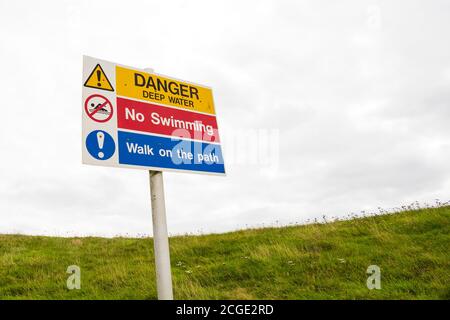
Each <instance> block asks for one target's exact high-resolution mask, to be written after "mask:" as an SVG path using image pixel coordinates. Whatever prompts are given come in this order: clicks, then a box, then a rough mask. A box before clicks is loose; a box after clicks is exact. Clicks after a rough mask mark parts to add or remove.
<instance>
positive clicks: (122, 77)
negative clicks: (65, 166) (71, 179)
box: [82, 56, 225, 175]
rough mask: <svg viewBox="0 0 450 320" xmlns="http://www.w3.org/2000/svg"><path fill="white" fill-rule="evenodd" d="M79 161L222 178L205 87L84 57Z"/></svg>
mask: <svg viewBox="0 0 450 320" xmlns="http://www.w3.org/2000/svg"><path fill="white" fill-rule="evenodd" d="M82 108H83V119H82V127H83V137H82V138H83V140H82V143H83V163H85V164H92V165H100V166H112V167H123V168H136V169H146V170H159V171H184V172H196V173H207V174H219V175H224V174H225V166H224V160H223V156H222V147H221V144H220V137H219V130H218V126H217V119H216V112H215V108H214V101H213V94H212V90H211V88H209V87H206V86H203V85H199V84H195V83H191V82H187V81H182V80H178V79H174V78H171V77H167V76H163V75H159V74H156V73H149V72H147V71H144V70H141V69H137V68H130V67H126V66H122V65H118V64H116V63H112V62H108V61H103V60H100V59H96V58H92V57H88V56H84V57H83V103H82Z"/></svg>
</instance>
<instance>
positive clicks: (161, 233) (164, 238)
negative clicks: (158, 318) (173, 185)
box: [149, 170, 173, 300]
mask: <svg viewBox="0 0 450 320" xmlns="http://www.w3.org/2000/svg"><path fill="white" fill-rule="evenodd" d="M149 174H150V194H151V201H152V220H153V245H154V248H155V270H156V288H157V290H158V299H159V300H173V292H172V274H171V271H170V251H169V250H170V249H169V236H168V233H167V219H166V203H165V200H164V183H163V173H162V172H161V171H153V170H150V171H149Z"/></svg>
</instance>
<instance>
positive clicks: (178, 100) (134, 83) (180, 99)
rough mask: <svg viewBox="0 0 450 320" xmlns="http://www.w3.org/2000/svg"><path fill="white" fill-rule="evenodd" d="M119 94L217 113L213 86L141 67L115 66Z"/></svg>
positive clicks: (186, 108)
mask: <svg viewBox="0 0 450 320" xmlns="http://www.w3.org/2000/svg"><path fill="white" fill-rule="evenodd" d="M116 87H117V88H116V89H117V95H119V96H124V97H129V98H134V99H139V100H143V101H151V102H156V103H160V104H165V105H169V106H173V107H178V108H180V109H184V110H191V111H198V112H204V113H209V114H215V113H216V112H215V110H214V102H213V96H212V90H211V89H209V88H205V87H202V86H199V85H195V84H191V83H188V82H183V81H179V80H174V79H171V78H167V77H163V76H160V75H155V74H151V73H147V72H143V71H139V70H132V69H127V68H124V67H120V66H116Z"/></svg>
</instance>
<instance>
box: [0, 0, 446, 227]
mask: <svg viewBox="0 0 450 320" xmlns="http://www.w3.org/2000/svg"><path fill="white" fill-rule="evenodd" d="M449 13H450V7H449V5H448V3H447V2H446V1H432V2H423V1H397V2H395V3H392V2H385V1H376V0H370V1H356V0H355V1H346V2H344V3H336V2H334V1H327V2H321V3H320V6H319V4H318V3H317V2H315V1H301V2H290V1H286V2H284V1H245V2H242V1H240V2H231V1H198V2H192V1H171V2H160V1H154V2H151V1H136V2H134V1H131V2H127V3H126V4H124V3H123V2H120V1H97V2H88V1H57V2H39V3H38V2H36V3H34V2H26V1H15V2H6V1H3V2H0V37H1V39H2V41H1V42H0V70H1V74H2V76H1V77H0V88H2V89H1V93H2V99H3V100H2V101H3V107H2V119H3V121H2V125H1V126H0V149H1V150H2V152H1V162H0V163H1V166H0V221H1V223H0V232H22V233H35V234H42V233H44V234H58V235H66V234H98V235H107V236H112V235H116V234H127V233H128V234H130V235H138V234H142V233H151V212H150V200H149V194H148V193H149V190H148V188H149V186H148V173H147V172H145V171H134V170H125V169H109V168H97V167H87V166H82V165H81V138H80V136H81V123H80V122H81V121H80V120H81V114H80V112H81V62H82V55H83V54H88V55H91V56H95V57H99V58H103V59H106V60H111V61H115V62H119V63H123V64H126V65H132V66H136V67H152V68H154V69H155V70H156V71H157V72H160V73H164V74H169V75H172V76H175V77H177V78H182V79H187V80H191V81H194V82H199V83H205V84H208V85H211V86H212V87H213V88H214V93H215V102H216V105H217V106H216V107H217V109H218V114H219V119H218V120H219V127H220V131H221V134H222V136H223V138H224V139H223V141H224V144H225V147H224V154H225V162H226V166H227V170H228V176H227V177H225V178H222V177H210V176H202V175H190V174H175V173H166V174H165V187H166V200H167V215H168V222H169V231H170V232H171V233H188V232H197V231H203V232H210V231H224V230H232V229H235V228H241V227H245V226H246V225H250V226H253V225H261V224H263V223H264V224H270V223H273V222H274V221H280V223H289V222H301V221H305V220H307V219H310V218H314V217H319V218H320V217H322V215H323V214H328V215H334V216H335V215H345V214H347V213H349V212H351V211H355V210H359V209H376V208H377V207H378V206H381V207H392V206H396V205H400V204H404V203H409V202H412V201H415V200H419V201H428V202H432V201H434V199H435V198H441V199H443V200H448V199H445V198H446V197H447V198H448V190H449V188H450V161H449V159H450V142H449V141H450V139H449V138H450V126H448V120H449V117H450V111H449V110H450V109H449V108H448V105H449V103H450V91H449V89H448V88H449V85H450V77H449V74H450V72H449V70H450V43H449V42H448V41H446V38H445V36H446V34H445V33H444V31H445V30H448V29H449V28H450V20H449V19H448V15H449ZM248 128H250V129H254V130H256V131H255V132H258V130H260V131H261V130H262V131H264V130H265V131H270V130H276V131H277V132H279V137H280V141H279V144H278V146H277V150H279V154H278V156H277V157H275V158H276V159H277V161H279V163H278V166H277V169H276V170H270V169H267V168H266V166H264V165H263V162H261V161H257V162H256V163H255V162H253V163H247V164H242V163H239V161H234V158H235V156H236V154H235V152H236V151H235V150H232V146H231V144H230V143H228V145H230V146H229V152H230V161H229V163H227V148H226V147H227V140H226V138H227V137H230V138H229V139H231V138H232V137H234V135H233V134H234V133H236V132H242V130H245V129H248ZM242 139H245V136H244V137H243V138H242ZM229 141H230V140H228V142H229ZM238 152H239V150H238ZM233 153H234V154H233ZM231 155H233V156H231ZM231 158H233V159H231ZM275 158H274V159H275ZM232 160H233V161H232Z"/></svg>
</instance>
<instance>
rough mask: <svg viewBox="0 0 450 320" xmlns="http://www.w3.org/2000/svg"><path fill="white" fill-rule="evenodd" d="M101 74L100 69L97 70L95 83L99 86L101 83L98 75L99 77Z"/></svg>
mask: <svg viewBox="0 0 450 320" xmlns="http://www.w3.org/2000/svg"><path fill="white" fill-rule="evenodd" d="M101 76H102V72H101V71H100V70H97V81H98V83H97V85H98V86H99V87H101V86H102V83H101V82H100V77H101Z"/></svg>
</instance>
